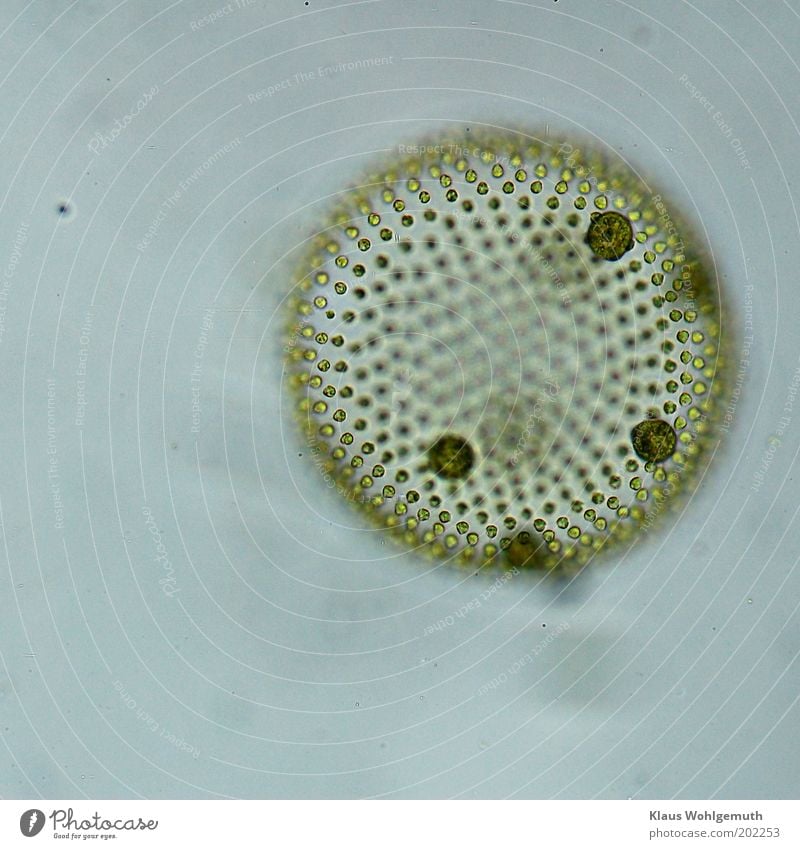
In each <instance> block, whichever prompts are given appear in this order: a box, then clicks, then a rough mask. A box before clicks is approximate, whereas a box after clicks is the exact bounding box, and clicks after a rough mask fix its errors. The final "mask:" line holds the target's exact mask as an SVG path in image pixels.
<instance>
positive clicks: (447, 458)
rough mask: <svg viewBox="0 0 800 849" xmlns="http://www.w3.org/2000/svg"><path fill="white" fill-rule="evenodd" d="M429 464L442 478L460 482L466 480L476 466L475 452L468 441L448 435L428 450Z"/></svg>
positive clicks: (439, 439)
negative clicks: (462, 479)
mask: <svg viewBox="0 0 800 849" xmlns="http://www.w3.org/2000/svg"><path fill="white" fill-rule="evenodd" d="M428 463H429V465H430V467H431V470H432V471H433V473H434V474H435V475H438V476H439V477H440V478H445V479H447V480H459V479H461V478H465V477H466V476H467V475H468V474H469V473H470V471H471V470H472V467H473V466H474V465H475V452H474V451H473V449H472V446H471V445H470V444H469V442H467V440H466V439H464V438H462V437H461V436H458V435H457V434H454V433H446V434H444V435H443V436H440V437H439V438H438V439H437V440H436V442H434V443H433V445H431V447H430V448H429V449H428Z"/></svg>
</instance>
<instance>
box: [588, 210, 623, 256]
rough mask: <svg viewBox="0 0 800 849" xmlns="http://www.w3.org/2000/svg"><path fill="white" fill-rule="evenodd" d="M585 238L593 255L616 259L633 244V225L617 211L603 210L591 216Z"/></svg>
mask: <svg viewBox="0 0 800 849" xmlns="http://www.w3.org/2000/svg"><path fill="white" fill-rule="evenodd" d="M586 240H587V242H588V243H589V247H590V248H591V249H592V253H594V254H595V256H598V257H600V258H601V259H606V260H617V259H620V258H621V257H623V256H624V255H625V254H626V253H628V251H629V250H631V248H632V247H633V245H634V241H633V227H632V226H631V222H630V221H629V220H628V219H627V218H626V217H625V216H624V215H621V214H620V213H619V212H603V213H600V214H598V215H595V216H594V217H593V218H592V223H591V224H590V225H589V229H588V231H587V233H586Z"/></svg>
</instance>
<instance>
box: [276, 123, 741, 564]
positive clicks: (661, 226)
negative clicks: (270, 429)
mask: <svg viewBox="0 0 800 849" xmlns="http://www.w3.org/2000/svg"><path fill="white" fill-rule="evenodd" d="M578 147H579V146H578V145H573V144H563V145H560V144H552V143H549V144H548V143H543V142H540V141H533V140H531V137H530V136H525V135H523V134H518V133H502V134H483V135H480V134H479V135H476V134H474V133H472V134H470V135H468V136H465V137H464V138H456V139H453V138H446V139H434V140H431V141H429V142H428V143H426V144H424V145H420V146H419V149H418V151H417V152H416V153H414V154H411V155H404V156H400V157H398V158H397V159H396V160H395V161H392V162H389V163H388V164H386V165H385V167H384V169H383V170H378V171H376V172H375V173H372V174H370V175H368V176H367V178H366V179H364V180H363V181H361V183H360V185H359V186H358V187H355V188H353V189H351V190H350V191H349V192H348V193H346V194H345V195H344V196H343V199H342V200H341V201H340V203H339V205H338V206H337V207H336V208H335V209H334V210H333V212H332V214H331V217H330V219H329V220H328V221H327V222H326V223H325V225H324V227H323V228H322V229H321V230H320V232H319V234H318V235H317V236H316V237H315V238H314V239H313V242H312V244H311V246H310V248H309V249H308V252H307V253H306V255H305V256H304V258H303V260H302V262H301V263H300V268H299V271H298V274H297V279H296V280H295V281H294V289H293V295H292V298H291V308H290V311H291V317H290V320H289V322H288V326H287V330H286V334H287V339H286V340H284V341H285V343H286V344H285V350H287V351H288V352H289V353H288V354H287V370H288V375H289V380H290V385H291V387H292V397H293V398H294V400H295V403H296V409H297V414H298V417H299V419H300V421H301V424H302V427H303V429H304V430H305V432H306V437H307V439H308V441H309V442H310V444H311V445H312V446H313V447H314V449H315V453H316V455H317V459H316V466H317V468H318V469H319V468H320V465H322V467H323V468H324V471H325V473H327V474H329V475H331V476H332V478H334V479H335V480H336V481H337V483H338V488H339V490H340V491H341V492H342V493H343V494H345V495H346V496H347V497H348V499H349V500H351V501H352V502H354V503H356V504H358V505H361V506H362V507H363V508H364V510H365V511H366V512H367V513H368V515H369V516H370V517H371V518H372V519H373V520H374V521H375V522H376V523H378V524H379V525H380V526H382V527H386V528H389V529H391V530H392V531H394V532H395V533H396V535H397V536H398V537H399V538H400V539H401V540H402V541H403V542H404V543H405V544H406V545H407V546H409V547H412V548H417V547H420V548H422V549H424V550H426V551H427V552H429V553H431V554H433V555H434V556H436V557H439V558H442V559H452V560H454V561H455V562H460V563H463V564H465V565H470V566H474V565H486V564H488V563H491V562H497V563H498V564H499V565H502V566H508V565H514V566H520V567H532V568H542V569H547V570H564V569H567V570H572V569H577V568H580V567H582V566H584V565H585V564H586V563H587V562H588V561H589V560H591V559H592V558H593V557H594V556H595V555H596V554H597V552H599V551H600V550H601V549H610V548H612V543H613V544H614V546H613V548H614V549H615V550H619V549H618V548H617V545H618V544H619V543H621V542H624V541H633V540H634V539H635V538H636V537H637V536H641V535H642V534H643V533H644V532H646V531H647V530H649V529H650V528H651V527H652V526H653V525H654V523H655V522H657V521H658V520H659V519H660V518H662V517H663V516H664V515H665V514H666V513H667V512H668V509H667V508H668V507H672V506H674V505H675V504H676V503H677V502H678V501H679V500H680V498H679V497H680V496H681V495H682V494H686V493H687V492H690V491H691V488H692V485H693V482H694V481H696V479H697V476H698V473H699V472H700V470H701V469H702V468H703V466H704V463H705V461H706V460H707V459H708V457H709V456H710V454H711V453H712V452H713V448H714V446H715V444H716V429H715V422H716V421H717V417H718V414H719V412H720V411H721V410H723V409H724V407H725V403H726V401H725V396H726V393H727V391H728V387H729V381H728V380H727V379H725V372H726V368H725V356H724V351H723V349H722V345H721V338H720V299H719V295H718V291H717V288H716V284H715V283H713V282H712V281H713V280H714V277H713V274H712V273H711V270H710V268H709V267H708V264H707V262H705V261H704V259H703V255H702V252H701V251H700V249H699V248H698V247H697V246H696V243H695V246H694V247H693V245H692V242H691V241H690V234H689V233H688V232H687V229H686V227H685V225H684V223H683V222H682V221H681V219H680V218H679V217H677V216H676V214H675V212H674V211H673V210H672V209H671V208H670V207H669V206H668V205H667V203H666V202H665V201H664V200H663V199H662V198H661V196H660V195H654V193H653V192H652V191H651V190H649V189H648V188H647V187H646V186H645V185H644V184H643V183H642V182H641V181H640V180H639V179H638V178H637V177H636V176H635V175H634V174H633V173H632V172H631V171H630V170H629V169H628V168H627V167H626V166H625V165H624V164H622V163H621V162H617V161H615V160H611V159H609V158H607V157H606V156H605V155H604V154H602V153H600V152H599V151H597V150H593V149H591V148H586V147H585V146H584V147H583V148H582V149H578Z"/></svg>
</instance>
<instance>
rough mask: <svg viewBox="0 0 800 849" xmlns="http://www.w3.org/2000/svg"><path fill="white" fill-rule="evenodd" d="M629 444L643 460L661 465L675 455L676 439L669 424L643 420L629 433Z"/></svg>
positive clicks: (658, 420) (661, 420)
mask: <svg viewBox="0 0 800 849" xmlns="http://www.w3.org/2000/svg"><path fill="white" fill-rule="evenodd" d="M631 443H632V444H633V450H634V451H635V452H636V453H637V454H638V455H639V456H640V457H641V458H642V459H643V460H648V461H651V462H654V463H661V462H663V461H664V460H667V459H669V458H670V457H671V456H672V455H673V454H674V453H675V445H676V444H677V439H676V436H675V431H674V430H673V429H672V425H670V424H669V422H665V421H664V420H663V419H645V420H644V421H641V422H639V424H637V425H636V426H635V427H634V428H633V430H632V431H631Z"/></svg>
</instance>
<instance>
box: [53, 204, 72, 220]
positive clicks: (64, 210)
mask: <svg viewBox="0 0 800 849" xmlns="http://www.w3.org/2000/svg"><path fill="white" fill-rule="evenodd" d="M74 212H75V210H74V207H73V206H72V204H71V203H70V202H69V201H67V200H62V201H59V202H58V203H57V204H56V213H57V214H58V215H60V216H61V217H62V218H72V216H73V215H74Z"/></svg>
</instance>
